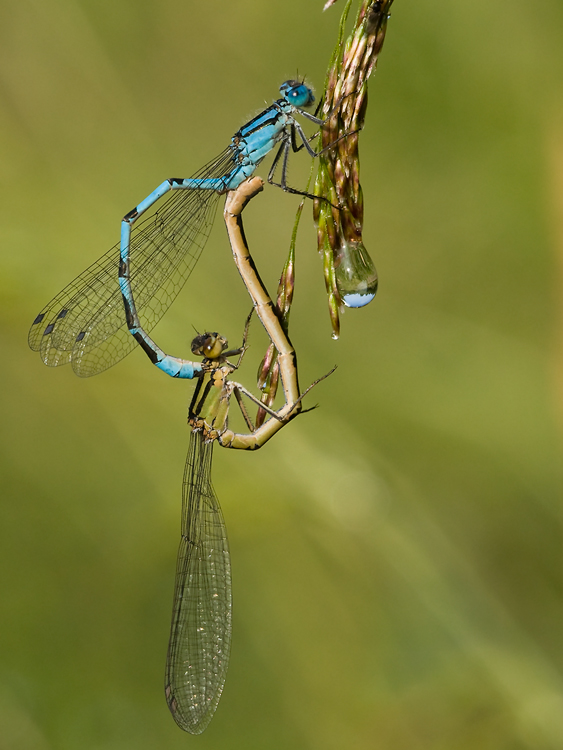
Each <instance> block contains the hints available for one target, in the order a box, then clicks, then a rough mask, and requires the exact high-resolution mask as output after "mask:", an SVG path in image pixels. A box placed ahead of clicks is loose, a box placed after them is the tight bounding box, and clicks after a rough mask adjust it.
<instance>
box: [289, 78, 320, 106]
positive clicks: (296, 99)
mask: <svg viewBox="0 0 563 750" xmlns="http://www.w3.org/2000/svg"><path fill="white" fill-rule="evenodd" d="M280 94H281V95H282V96H283V98H284V99H285V100H286V102H288V103H289V104H292V105H293V106H294V107H310V106H311V104H312V103H313V102H314V101H315V97H314V96H313V91H312V90H311V89H310V88H309V87H308V86H306V85H305V84H304V83H302V82H301V81H286V82H285V83H282V85H281V86H280Z"/></svg>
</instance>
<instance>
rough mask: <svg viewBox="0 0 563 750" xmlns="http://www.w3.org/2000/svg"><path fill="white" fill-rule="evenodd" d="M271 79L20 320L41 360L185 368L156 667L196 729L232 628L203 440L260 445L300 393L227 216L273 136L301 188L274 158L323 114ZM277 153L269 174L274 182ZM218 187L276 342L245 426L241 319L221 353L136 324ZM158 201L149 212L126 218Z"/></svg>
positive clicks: (153, 306)
mask: <svg viewBox="0 0 563 750" xmlns="http://www.w3.org/2000/svg"><path fill="white" fill-rule="evenodd" d="M280 92H281V94H282V98H281V99H278V100H277V101H275V102H274V103H273V104H272V105H271V106H270V107H268V108H267V109H265V110H264V111H263V112H261V113H260V114H259V115H258V116H256V117H255V118H254V119H252V120H251V121H250V122H248V123H247V124H246V125H245V126H244V127H242V128H241V129H240V130H239V131H238V132H237V133H236V134H235V135H234V136H233V138H232V139H231V143H230V144H229V146H228V147H227V148H226V149H225V150H224V151H223V152H222V153H221V154H220V155H219V156H218V157H217V158H215V159H214V160H212V161H211V162H210V163H209V164H207V165H206V166H205V167H203V168H202V169H201V170H200V171H199V172H197V173H196V174H195V175H194V176H193V177H191V178H189V179H180V178H172V179H169V180H166V181H165V182H163V183H162V184H161V185H160V186H159V187H158V188H157V189H156V190H155V191H153V192H152V193H151V194H150V195H149V196H148V197H147V198H146V199H145V200H144V201H142V202H141V203H140V204H139V205H138V206H136V207H135V208H134V209H133V210H132V211H130V212H129V213H128V214H127V215H126V216H125V217H124V218H123V220H122V225H121V226H122V229H121V242H120V244H119V245H117V246H115V247H114V248H112V249H111V250H109V251H108V252H107V253H106V254H105V255H103V256H102V257H101V258H100V259H99V260H98V261H96V262H95V263H94V264H93V265H91V266H90V267H89V268H87V269H86V270H85V271H84V272H83V273H82V274H81V275H80V276H78V277H77V278H76V279H75V280H74V281H72V282H71V283H70V284H69V285H68V286H67V287H65V288H64V289H63V290H62V292H60V294H58V295H57V296H56V297H55V298H54V299H53V300H52V301H51V302H50V303H49V304H48V305H47V306H46V307H45V308H44V309H43V310H42V311H41V313H39V315H38V316H37V317H36V319H35V321H34V322H33V325H32V326H31V329H30V333H29V344H30V346H31V348H32V349H34V350H36V351H39V352H40V354H41V357H42V359H43V361H44V362H45V363H46V364H48V365H51V366H58V365H64V364H67V363H70V364H71V365H72V367H73V369H74V371H75V372H76V374H77V375H80V376H83V377H86V376H90V375H94V374H97V373H99V372H102V371H103V370H105V369H107V368H108V367H111V366H112V365H114V364H116V363H117V362H118V361H119V360H120V359H122V358H123V357H124V356H126V355H127V354H128V353H129V352H130V351H131V350H132V349H133V348H134V347H135V345H136V344H137V343H138V344H140V346H141V347H142V348H143V350H144V351H145V352H146V353H147V355H148V356H149V358H150V359H151V361H152V362H153V363H154V364H155V365H156V366H157V367H159V368H160V369H161V370H163V371H164V372H166V373H167V374H169V375H172V376H173V377H178V378H197V379H198V383H197V386H196V389H195V393H194V397H193V399H192V402H191V405H190V412H189V421H190V425H191V427H192V435H191V439H190V448H189V453H188V459H187V463H186V471H185V476H184V503H183V511H182V541H181V545H180V551H179V555H178V566H177V573H176V585H175V594H174V609H173V619H172V628H171V635H170V644H169V649H168V660H167V671H166V697H167V701H168V705H169V707H170V709H171V711H172V713H173V715H174V718H175V720H176V721H177V723H178V724H179V726H181V727H182V728H183V729H185V730H187V731H190V732H192V733H199V732H202V731H203V730H204V729H205V727H206V726H207V724H208V723H209V721H210V719H211V717H212V715H213V712H214V710H215V708H216V706H217V703H218V701H219V697H220V695H221V691H222V689H223V684H224V680H225V673H226V669H227V662H228V656H229V645H230V638H231V577H230V559H229V552H228V545H227V537H226V532H225V524H224V521H223V517H222V514H221V510H220V507H219V504H218V502H217V498H216V496H215V493H214V491H213V488H212V485H211V479H210V469H211V455H212V453H211V449H212V445H213V442H214V441H218V442H219V443H220V444H221V445H224V446H226V447H232V448H238V449H254V448H259V447H260V446H261V445H262V444H263V443H264V442H266V441H267V440H268V439H269V438H270V437H271V436H272V435H273V434H274V433H275V432H277V431H278V430H279V429H280V428H281V427H283V426H284V425H285V424H287V422H288V421H290V419H292V418H293V417H294V416H296V414H297V413H298V412H299V411H300V409H301V400H302V397H303V395H304V394H303V395H300V394H299V386H298V381H297V369H296V361H295V352H294V350H293V348H292V346H291V344H290V342H289V339H288V337H287V335H286V333H285V332H284V331H283V329H282V327H281V325H280V322H279V320H278V318H277V316H276V314H275V313H274V311H273V305H272V303H271V300H270V298H269V296H268V294H267V292H266V291H265V289H264V288H263V286H262V285H261V283H260V281H259V277H258V275H257V274H256V271H255V268H254V265H253V263H252V260H251V259H250V256H249V253H248V252H246V254H245V252H244V247H245V245H244V235H243V233H242V224H241V221H240V213H241V211H242V209H243V207H244V205H245V202H246V201H248V200H249V198H250V197H252V195H253V194H255V193H256V192H257V191H258V190H259V189H261V182H260V185H257V184H256V183H255V184H254V185H252V184H251V183H252V181H251V182H250V183H245V181H247V180H248V178H250V177H251V176H252V174H253V173H254V172H255V170H256V168H257V166H258V165H259V164H260V162H261V161H262V160H263V159H264V157H265V156H267V154H268V153H270V152H271V151H272V150H273V149H274V148H275V147H276V146H277V145H279V149H278V151H277V153H276V155H275V157H274V160H273V164H272V167H271V169H270V172H269V175H268V181H269V182H270V183H272V184H277V185H278V186H279V187H281V188H282V189H283V190H284V191H286V192H291V193H297V194H300V195H307V196H308V197H311V198H313V197H314V196H311V195H309V194H308V193H306V192H304V191H299V190H296V189H294V188H291V187H289V186H288V185H287V163H288V158H289V154H290V152H291V151H292V150H293V151H299V150H301V149H302V148H305V149H306V150H307V151H308V152H309V154H310V155H311V156H317V155H318V154H317V153H316V152H315V151H314V149H313V148H312V147H311V146H310V143H309V140H308V139H307V137H306V135H305V133H304V131H303V129H302V127H301V125H300V124H299V122H298V121H297V119H296V115H302V116H303V117H305V118H307V119H308V120H310V121H312V122H314V123H315V124H317V125H318V126H320V127H321V128H322V126H323V124H324V122H323V121H322V120H320V119H319V118H317V117H315V116H314V115H311V114H310V113H308V112H307V111H305V110H304V109H303V108H304V107H308V106H310V105H311V104H312V103H313V102H314V96H313V93H312V91H311V89H310V88H309V87H308V86H307V85H305V83H303V82H300V81H286V82H285V83H284V84H282V86H281V87H280ZM298 139H299V141H300V143H298ZM280 160H281V179H280V182H279V183H275V182H274V176H275V169H276V166H277V165H278V163H279V162H280ZM256 179H257V178H256ZM243 183H245V184H246V185H248V186H249V187H248V189H246V188H245V185H243ZM237 188H238V190H237ZM228 191H236V192H235V193H230V196H234V197H233V198H232V201H231V204H232V205H231V211H230V213H229V214H228V216H227V214H226V218H227V226H228V229H229V236H230V240H231V245H232V247H233V251H234V254H235V260H236V262H237V265H239V270H241V268H242V267H244V272H243V271H242V270H241V273H242V275H243V280H244V281H245V283H246V286H247V289H248V291H249V293H250V295H251V297H252V299H253V303H254V306H255V308H256V310H257V312H258V315H259V317H260V319H261V320H262V322H263V324H264V326H265V328H266V330H267V332H268V334H269V335H270V338H271V340H272V342H273V343H274V345H275V346H276V348H277V349H278V352H279V353H280V370H281V377H282V384H283V388H284V396H285V404H284V405H283V407H282V408H281V409H280V410H278V411H277V412H274V411H271V410H267V411H268V413H269V415H270V419H269V420H267V421H266V422H265V424H263V425H262V426H261V427H259V428H257V429H254V427H253V425H252V423H251V421H250V420H249V418H248V415H247V414H246V411H245V409H244V408H243V407H242V395H245V396H248V397H250V398H251V399H252V400H254V401H257V399H255V398H254V397H253V396H252V394H250V393H249V392H248V391H246V389H244V388H243V387H242V386H240V384H238V383H234V381H232V380H231V378H230V376H231V374H232V373H233V371H234V370H235V369H236V367H237V366H238V363H236V364H232V363H231V362H230V361H229V360H228V357H229V356H242V354H243V353H244V349H245V345H246V332H245V339H244V341H243V346H242V347H241V349H240V350H236V351H231V352H228V351H226V350H225V347H226V342H225V341H224V339H222V338H221V337H220V336H219V335H218V334H205V335H203V337H201V338H199V337H198V338H197V339H196V340H194V345H193V346H194V348H193V352H194V353H196V354H200V355H202V356H203V357H204V360H203V362H191V361H188V360H182V359H179V358H175V357H171V356H169V355H167V354H165V353H164V352H163V351H162V350H161V349H160V348H159V347H158V345H157V344H156V343H155V342H154V340H153V339H152V338H151V337H150V335H149V331H150V330H151V329H152V328H153V327H154V325H156V323H157V322H158V321H159V319H160V318H161V317H162V315H163V314H164V313H165V312H166V310H167V309H168V307H169V306H170V304H171V303H172V302H173V300H174V299H175V297H176V296H177V294H178V292H179V291H180V289H181V288H182V287H183V285H184V283H185V281H186V280H187V278H188V276H189V275H190V273H191V271H192V270H193V268H194V266H195V264H196V262H197V259H198V258H199V255H200V253H201V251H202V249H203V247H204V245H205V242H206V240H207V238H208V235H209V232H210V230H211V225H212V222H213V219H214V215H215V211H216V206H217V200H218V197H219V195H220V194H222V193H227V192H228ZM321 199H322V197H321ZM228 200H229V199H228ZM157 202H159V206H158V207H157V208H156V210H155V211H154V213H152V215H150V216H149V217H148V218H144V219H143V220H142V221H139V222H138V220H139V219H140V218H141V217H142V216H143V214H145V213H146V212H147V211H148V210H149V209H150V208H151V207H153V206H155V204H156V203H157ZM229 217H230V221H231V225H230V228H229ZM237 246H238V248H240V247H242V248H243V250H242V252H237V249H236V248H237ZM232 395H235V397H236V399H237V401H238V402H239V404H240V405H241V409H242V411H243V415H244V417H245V420H246V423H247V426H248V429H249V432H248V433H246V434H240V433H233V432H232V431H231V430H229V428H228V423H227V420H228V411H229V404H230V399H231V396H232ZM257 403H259V402H258V401H257Z"/></svg>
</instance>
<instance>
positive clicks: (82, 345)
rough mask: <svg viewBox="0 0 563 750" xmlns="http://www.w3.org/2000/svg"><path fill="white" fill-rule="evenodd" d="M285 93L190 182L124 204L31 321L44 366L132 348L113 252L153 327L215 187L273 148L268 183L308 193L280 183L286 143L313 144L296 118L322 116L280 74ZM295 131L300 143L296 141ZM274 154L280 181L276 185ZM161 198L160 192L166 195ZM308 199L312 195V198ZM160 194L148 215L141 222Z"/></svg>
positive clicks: (236, 179)
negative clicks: (105, 241) (92, 255)
mask: <svg viewBox="0 0 563 750" xmlns="http://www.w3.org/2000/svg"><path fill="white" fill-rule="evenodd" d="M280 93H281V94H282V98H281V99H278V100H277V101H275V102H274V103H273V104H272V105H271V106H270V107H268V108H267V109H265V110H264V111H263V112H261V113H260V114H259V115H257V116H256V117H255V118H253V119H252V120H250V122H248V123H247V124H246V125H244V126H243V127H242V128H241V129H240V130H239V131H238V132H237V133H235V135H234V136H233V137H232V139H231V143H230V144H229V145H228V146H227V148H226V149H225V150H224V151H223V152H222V153H221V154H219V156H217V157H216V158H215V159H213V160H212V161H211V162H209V164H207V165H206V166H205V167H203V168H202V169H200V170H199V172H197V173H196V174H195V175H194V176H193V177H191V178H189V179H183V178H171V179H169V180H166V181H165V182H163V183H162V184H161V185H159V187H158V188H157V189H156V190H154V191H153V192H152V193H151V194H150V195H149V196H148V197H147V198H146V199H145V200H144V201H142V202H141V203H139V205H138V206H136V207H135V208H134V209H133V210H132V211H130V212H129V213H128V214H127V215H126V216H125V217H124V218H123V220H122V223H121V242H120V244H119V245H116V246H114V247H113V248H111V249H110V250H109V251H108V252H107V253H106V254H105V255H103V256H102V257H101V258H100V259H99V260H97V261H96V262H95V263H93V264H92V265H91V266H90V267H89V268H87V269H86V270H85V271H84V272H83V273H82V274H80V276H78V277H77V278H76V279H75V280H74V281H72V282H71V283H70V284H68V286H66V287H65V288H64V289H63V290H62V291H61V292H60V293H59V294H58V295H57V296H56V297H55V298H54V299H53V300H52V301H51V302H50V303H49V304H48V305H47V306H46V307H45V308H44V309H43V310H42V311H41V312H40V313H39V315H38V316H37V317H36V318H35V320H34V322H33V324H32V326H31V329H30V332H29V345H30V347H31V348H32V349H33V350H35V351H39V352H40V354H41V357H42V359H43V361H44V362H45V364H47V365H50V366H58V365H64V364H67V363H71V364H72V367H73V370H74V372H75V373H76V374H77V375H80V376H82V377H87V376H90V375H95V374H97V373H99V372H102V371H103V370H105V369H107V368H108V367H111V366H112V365H114V364H116V363H117V362H118V361H119V360H120V359H122V358H123V357H124V356H126V355H127V354H128V353H129V352H130V351H131V350H132V349H133V348H134V346H135V344H136V341H135V339H134V338H132V337H131V336H130V335H129V332H128V329H127V325H126V323H125V320H124V316H123V307H122V302H121V292H120V289H119V286H118V284H117V270H118V265H119V263H120V253H121V257H122V258H123V256H124V254H126V253H127V254H129V256H130V259H131V268H130V280H131V287H132V289H133V292H134V295H135V300H136V304H137V309H138V312H139V315H140V318H141V320H142V323H143V326H144V328H145V329H146V330H147V331H150V330H151V329H152V328H153V327H154V326H155V325H156V323H157V322H158V321H159V320H160V318H161V317H162V315H163V314H164V313H165V312H166V310H167V309H168V307H169V306H170V304H171V303H172V302H173V300H174V299H175V298H176V296H177V294H178V293H179V291H180V289H181V288H182V287H183V285H184V283H185V282H186V280H187V278H188V276H189V275H190V273H191V272H192V270H193V268H194V266H195V264H196V262H197V260H198V258H199V256H200V254H201V251H202V250H203V247H204V245H205V243H206V241H207V238H208V236H209V233H210V231H211V226H212V224H213V219H214V216H215V210H216V207H217V200H218V197H219V195H220V194H222V193H225V192H227V191H228V190H233V189H235V188H237V187H238V186H239V185H240V184H241V183H242V182H243V181H244V180H246V179H248V178H249V177H250V176H251V175H252V174H253V173H254V171H255V170H256V168H257V166H258V165H259V164H260V162H261V161H262V160H263V159H264V157H265V156H267V154H269V153H270V152H271V151H272V150H273V149H274V148H275V147H276V145H279V149H278V152H277V154H276V156H275V157H274V160H273V163H272V168H271V169H270V172H269V175H268V181H269V182H270V183H272V184H274V185H278V186H279V187H281V188H282V189H283V190H284V191H286V192H290V193H296V194H299V195H308V194H306V193H303V192H302V191H299V190H296V189H294V188H292V187H289V186H288V185H287V161H288V158H289V153H290V151H291V150H293V151H299V150H301V149H302V148H305V149H306V150H307V151H308V152H309V154H310V155H311V156H316V155H317V154H316V152H315V151H314V150H313V149H312V148H311V146H310V144H309V141H308V139H307V137H306V135H305V133H304V131H303V128H302V127H301V125H300V124H299V122H298V121H297V120H296V115H301V116H303V117H305V118H307V119H308V120H310V121H312V122H314V123H315V124H317V125H320V126H322V125H323V121H321V120H319V118H317V117H315V116H314V115H312V114H310V113H309V112H306V111H305V109H303V108H304V107H309V106H311V105H312V104H313V102H314V96H313V92H312V90H311V89H310V88H309V87H308V86H307V85H306V84H305V83H303V82H301V81H293V80H291V81H286V82H285V83H283V84H282V86H281V87H280ZM297 138H299V140H300V141H301V143H300V144H298V142H297ZM280 159H281V165H282V168H281V179H280V182H279V183H276V182H274V176H275V169H276V166H277V164H278V163H279V162H280ZM165 196H166V197H165ZM309 197H314V196H309ZM159 201H161V202H162V205H161V206H159V207H158V208H157V210H156V211H155V212H154V213H152V214H151V215H150V216H148V217H145V218H144V219H143V220H141V221H138V220H139V219H140V218H141V217H142V216H143V214H145V212H146V211H147V210H148V209H150V208H151V207H153V206H154V205H155V204H156V203H157V202H159Z"/></svg>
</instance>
